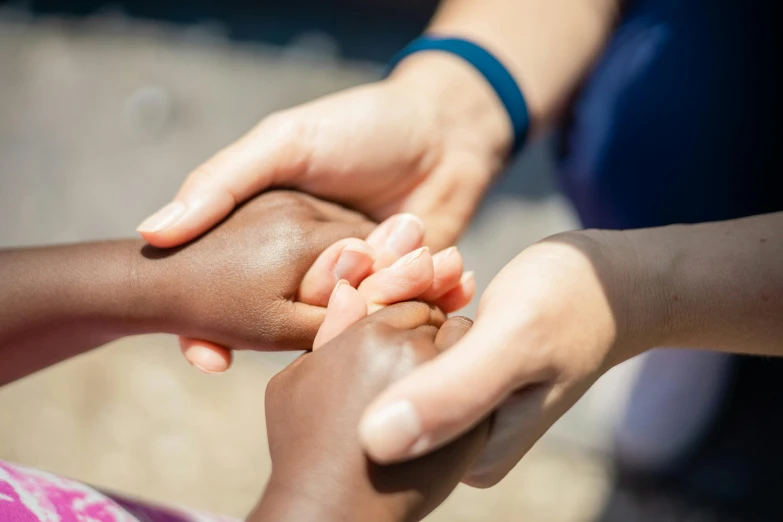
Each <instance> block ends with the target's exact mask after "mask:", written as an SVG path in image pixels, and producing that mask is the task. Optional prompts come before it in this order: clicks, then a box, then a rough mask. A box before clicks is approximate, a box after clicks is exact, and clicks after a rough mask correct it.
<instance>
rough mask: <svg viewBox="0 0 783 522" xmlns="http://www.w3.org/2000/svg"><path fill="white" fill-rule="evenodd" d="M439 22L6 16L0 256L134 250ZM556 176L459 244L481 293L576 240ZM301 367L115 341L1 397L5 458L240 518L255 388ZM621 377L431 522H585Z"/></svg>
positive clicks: (355, 12)
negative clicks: (288, 116) (264, 139)
mask: <svg viewBox="0 0 783 522" xmlns="http://www.w3.org/2000/svg"><path fill="white" fill-rule="evenodd" d="M248 4H252V5H248ZM434 4H435V2H434V1H432V0H421V1H416V0H407V1H403V0H396V1H392V0H374V1H369V0H354V1H349V0H343V1H339V2H338V1H330V2H319V1H315V0H313V1H306V0H287V1H286V2H279V1H258V2H254V3H250V2H241V1H238V0H223V1H221V2H213V1H208V0H196V1H192V2H170V1H154V2H153V1H147V0H137V1H127V2H111V3H109V2H101V1H97V0H81V1H70V2H57V1H54V0H42V1H28V2H2V1H0V247H10V246H20V245H30V244H48V243H58V242H73V241H84V240H92V239H101V238H113V237H127V236H132V235H134V228H135V226H136V225H137V224H138V222H139V221H140V220H141V219H142V218H144V217H145V216H147V215H148V214H149V213H151V212H152V211H154V210H156V209H157V208H158V207H159V206H160V205H162V204H163V203H165V202H167V201H168V200H169V199H170V197H171V196H172V195H173V194H174V192H175V191H176V189H177V188H178V186H179V184H180V182H181V181H182V180H183V178H184V176H185V175H186V174H187V173H188V172H189V171H190V170H191V169H192V168H193V167H195V166H196V165H198V164H199V163H200V162H201V161H202V160H204V159H206V158H207V157H208V156H209V155H211V154H212V153H213V152H215V151H216V150H218V149H219V148H220V147H222V146H224V145H226V144H228V143H229V142H231V141H233V140H234V139H235V138H237V137H238V136H240V135H241V134H243V133H244V132H245V131H246V130H248V129H249V128H250V127H251V126H252V125H254V124H255V123H256V122H258V121H259V120H260V119H261V118H262V117H264V116H265V115H267V114H269V113H270V112H272V111H275V110H278V109H281V108H285V107H289V106H292V105H296V104H299V103H301V102H304V101H307V100H310V99H312V98H315V97H318V96H321V95H323V94H326V93H329V92H333V91H336V90H340V89H343V88H345V87H349V86H352V85H355V84H359V83H363V82H367V81H372V80H374V79H376V78H378V77H379V76H380V74H381V72H382V70H383V63H384V62H385V61H386V60H388V58H389V57H390V56H391V55H392V54H393V53H394V52H395V51H396V50H398V49H399V48H401V47H402V46H403V45H404V44H405V43H406V42H407V41H408V40H410V39H412V38H413V37H414V36H415V35H416V34H417V33H418V32H419V31H420V30H421V28H422V27H423V26H424V24H425V23H426V21H427V20H428V17H429V16H430V14H431V11H432V9H433V7H434ZM551 170H552V168H551V159H550V156H549V149H548V144H547V141H546V140H542V141H541V142H539V143H537V144H535V145H533V146H531V147H530V148H528V149H527V151H526V153H525V155H524V156H523V157H521V158H520V159H519V161H517V162H516V163H515V164H514V165H512V166H511V168H510V171H509V172H508V175H507V176H506V177H505V178H504V179H503V180H502V181H501V182H500V183H499V184H498V185H497V186H496V187H495V188H494V190H493V191H492V193H491V195H490V197H489V198H488V199H487V201H486V203H485V205H484V207H483V209H482V211H481V213H480V215H479V217H478V219H476V221H475V223H474V226H473V228H472V229H471V230H470V232H469V233H468V234H467V236H466V237H465V239H464V241H463V242H462V245H461V246H462V251H463V253H464V255H465V258H466V263H467V265H468V266H469V267H470V268H472V269H475V270H476V274H477V281H478V284H479V291H481V290H482V289H483V288H484V287H485V286H486V284H487V283H488V282H489V280H490V279H491V277H492V276H493V275H494V274H495V273H496V272H497V271H498V270H499V269H500V268H501V267H502V266H503V265H504V264H505V263H506V262H507V261H508V260H509V259H510V258H511V257H513V256H514V255H515V254H516V253H518V252H519V251H520V250H521V249H523V248H524V247H525V246H527V245H528V244H530V243H532V242H534V241H536V240H538V239H540V238H542V237H544V236H547V235H549V234H552V233H555V232H558V231H561V230H564V229H568V228H573V227H575V226H576V220H575V218H574V215H573V213H572V211H571V209H570V208H569V207H568V206H567V204H566V203H565V201H564V199H563V198H562V197H560V196H559V195H558V193H557V191H556V190H555V187H554V185H553V182H552V179H551V176H550V173H551ZM474 307H475V303H474V304H473V307H471V308H470V309H468V314H467V315H473V313H474ZM292 357H293V355H279V354H275V355H270V354H248V353H244V354H241V355H240V356H239V357H238V360H237V362H236V365H235V368H234V369H233V370H232V371H231V372H230V373H229V374H227V375H225V376H222V377H210V376H205V375H202V374H200V373H198V372H196V371H195V370H193V369H192V368H190V367H189V366H188V365H187V364H186V363H185V362H184V360H183V359H182V358H181V356H180V354H179V350H178V347H177V345H176V341H175V339H173V338H171V337H164V336H148V337H147V336H145V337H138V338H132V339H126V340H123V341H121V342H118V343H115V344H112V345H109V346H106V347H104V348H102V349H100V350H96V351H93V352H92V353H89V354H87V355H85V356H82V357H79V358H77V359H74V360H71V361H69V362H67V363H65V364H62V365H59V366H57V367H54V368H51V369H49V370H46V371H44V372H41V373H40V374H37V375H35V376H32V377H30V378H27V379H25V380H23V381H21V382H17V383H15V384H13V385H10V386H7V387H5V388H3V389H2V390H0V459H6V460H9V461H13V462H18V463H22V464H26V465H29V466H33V467H38V468H42V469H46V470H50V471H53V472H55V473H58V474H62V475H67V476H71V477H75V478H78V479H80V480H83V481H85V482H88V483H91V484H94V485H96V486H100V487H103V488H106V489H109V490H116V491H121V492H124V493H126V494H129V495H134V496H138V497H141V498H144V499H149V500H153V501H157V502H163V503H169V504H181V505H186V506H190V507H193V508H197V509H201V510H205V511H210V512H216V513H221V514H227V515H234V516H237V517H241V516H243V515H244V514H246V513H247V511H248V510H249V509H250V508H251V506H252V505H253V503H254V502H255V501H256V499H257V498H258V496H259V493H260V492H261V490H262V488H263V485H264V483H265V481H266V479H267V476H268V472H269V461H268V453H267V446H266V439H265V425H264V414H263V395H264V388H265V386H266V383H267V381H268V379H269V378H270V377H271V376H272V375H273V374H274V373H275V372H277V371H278V370H279V369H281V368H282V367H283V366H284V365H285V364H286V363H287V362H288V361H290V360H291V358H292ZM634 371H635V369H634V366H633V365H627V366H625V367H621V368H618V369H616V370H614V371H613V373H611V374H610V375H608V376H607V377H606V378H604V379H603V380H602V381H601V382H600V383H599V385H598V386H596V387H595V388H594V389H593V390H592V391H591V392H590V394H589V395H588V396H587V397H586V398H585V399H584V400H583V401H582V402H581V403H580V404H579V405H577V407H575V408H574V409H573V410H572V411H571V412H570V413H569V414H568V415H567V416H566V418H564V419H563V420H562V421H561V422H560V423H559V424H558V425H557V426H556V427H555V428H554V429H553V430H552V431H551V433H550V434H548V435H547V437H545V439H544V440H543V441H542V442H541V443H540V444H539V445H538V446H537V447H536V448H535V450H534V451H533V452H532V453H531V454H530V455H529V456H528V457H526V458H525V459H524V460H523V462H522V464H521V465H520V466H518V468H517V469H516V470H515V471H514V472H513V473H512V475H511V476H509V477H508V478H507V479H506V480H505V481H503V482H502V483H501V484H500V485H499V486H497V487H495V488H493V489H491V490H487V491H477V490H472V489H470V488H466V487H460V489H459V490H458V491H457V492H456V493H455V494H454V495H453V496H452V497H451V498H450V499H449V500H448V501H447V502H446V504H444V505H443V506H442V507H441V508H440V509H439V510H438V511H437V512H436V513H434V514H433V515H432V516H431V517H430V518H429V519H428V520H429V521H431V522H437V521H441V522H445V521H450V522H461V521H465V522H469V521H476V522H478V521H493V522H506V521H509V522H510V521H518V520H531V521H552V522H580V521H585V522H587V521H590V520H593V519H594V518H595V516H596V514H597V513H598V512H599V511H600V510H601V508H602V505H603V504H604V502H605V501H606V499H607V498H608V496H609V494H610V491H611V484H612V472H611V466H610V464H609V460H608V459H607V458H606V457H605V454H606V450H607V448H608V447H609V443H608V442H609V437H610V432H609V426H610V425H611V423H612V419H613V418H614V417H613V416H614V415H616V414H617V412H618V411H619V409H620V408H621V407H622V404H620V403H619V400H620V399H619V397H622V396H624V395H625V394H624V393H622V389H623V387H624V386H628V383H629V380H630V379H631V378H632V376H633V374H634ZM626 520H632V518H627V519H626ZM658 520H664V518H660V519H658Z"/></svg>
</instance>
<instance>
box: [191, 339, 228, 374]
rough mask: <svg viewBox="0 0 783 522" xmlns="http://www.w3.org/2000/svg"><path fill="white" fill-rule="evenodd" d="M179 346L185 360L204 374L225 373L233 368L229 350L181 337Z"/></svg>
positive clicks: (206, 342) (207, 342)
mask: <svg viewBox="0 0 783 522" xmlns="http://www.w3.org/2000/svg"><path fill="white" fill-rule="evenodd" d="M179 346H180V349H181V350H182V355H184V356H185V359H187V361H188V362H189V363H190V364H192V365H193V366H195V367H196V368H198V369H199V370H201V371H202V372H204V373H223V372H225V371H226V370H228V369H229V368H230V367H231V362H232V353H231V350H229V349H228V348H224V347H223V346H219V345H217V344H215V343H211V342H209V341H201V340H198V339H191V338H189V337H180V338H179Z"/></svg>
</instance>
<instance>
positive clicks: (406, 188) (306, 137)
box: [138, 53, 511, 251]
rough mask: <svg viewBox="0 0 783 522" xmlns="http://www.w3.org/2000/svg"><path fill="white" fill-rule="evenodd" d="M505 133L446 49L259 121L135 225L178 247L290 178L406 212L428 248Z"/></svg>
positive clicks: (458, 212)
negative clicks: (421, 226)
mask: <svg viewBox="0 0 783 522" xmlns="http://www.w3.org/2000/svg"><path fill="white" fill-rule="evenodd" d="M510 142H511V125H510V123H509V122H508V118H507V116H506V114H505V112H504V111H503V108H502V105H501V104H500V102H499V100H498V99H497V97H496V96H495V94H494V92H493V91H492V89H491V88H490V87H489V85H488V84H486V82H485V81H484V80H483V78H481V77H480V76H479V74H478V73H477V72H475V71H474V70H473V69H472V68H471V66H469V65H467V64H466V63H463V62H462V61H461V60H460V59H458V58H455V57H452V56H448V55H446V54H445V53H425V54H424V55H422V56H414V57H411V58H409V59H408V60H406V61H405V62H404V63H403V64H402V65H401V66H400V67H399V68H398V70H397V71H396V72H395V74H394V75H393V76H392V77H390V78H389V79H386V80H383V81H381V82H378V83H375V84H370V85H365V86H361V87H357V88H353V89H349V90H346V91H344V92H340V93H337V94H334V95H331V96H327V97H325V98H322V99H319V100H316V101H314V102H311V103H307V104H305V105H302V106H299V107H295V108H293V109H289V110H285V111H282V112H279V113H276V114H273V115H271V116H268V117H267V118H265V119H264V120H262V121H261V122H260V123H259V124H258V125H257V126H256V127H255V128H254V129H253V130H251V131H250V132H249V133H248V134H246V135H245V136H244V137H242V138H241V139H239V140H238V141H237V142H235V143H233V144H231V145H229V146H228V147H226V148H225V149H223V150H221V151H220V152H218V153H217V154H216V155H214V156H213V157H212V158H210V159H209V160H208V161H207V162H206V163H204V164H202V165H201V166H199V167H198V168H197V169H196V170H195V171H193V172H192V173H191V174H190V176H189V177H188V178H187V180H186V181H185V183H184V184H183V186H182V188H181V189H180V191H179V193H178V194H177V195H176V197H175V199H174V201H173V202H171V203H169V204H168V205H167V206H165V207H164V208H163V209H162V210H160V211H159V212H158V213H156V214H155V215H153V216H151V217H150V218H148V219H147V220H146V221H145V222H144V223H142V224H141V225H140V226H139V229H138V230H139V231H140V232H141V234H142V235H143V236H144V238H145V239H146V240H147V241H148V242H149V243H150V244H152V245H155V246H157V247H161V248H168V247H172V246H177V245H181V244H183V243H186V242H187V241H190V240H192V239H194V238H196V237H198V236H199V235H201V234H203V233H204V232H206V231H207V230H209V229H210V228H211V227H213V226H214V225H216V224H217V223H219V222H220V221H221V220H222V219H223V218H224V217H225V216H227V215H228V214H229V213H230V212H231V211H232V210H233V209H234V207H235V206H236V205H238V204H240V203H241V202H243V201H245V200H247V199H248V198H250V197H252V196H253V195H255V194H257V193H259V192H261V191H263V190H265V189H267V188H268V187H273V186H278V187H279V186H284V187H292V188H296V189H298V190H301V191H303V192H307V193H310V194H313V195H317V196H319V197H322V198H324V199H328V200H331V201H335V202H339V203H342V204H345V205H347V206H349V207H351V208H355V209H357V210H359V211H361V212H363V213H364V214H366V215H368V216H369V217H370V218H372V219H374V220H376V221H381V220H382V219H385V218H387V217H389V216H391V215H393V214H396V213H400V212H409V213H412V214H415V215H417V216H419V217H421V218H422V219H423V220H424V222H425V224H426V227H427V239H426V243H427V244H428V245H430V246H432V247H433V248H434V249H435V250H436V251H437V250H440V249H441V248H443V247H446V246H449V245H452V244H454V242H455V239H456V238H457V236H458V235H459V234H460V232H462V230H463V229H464V228H465V226H466V224H467V222H468V220H469V218H470V216H471V215H472V214H473V212H474V210H475V208H476V205H477V203H478V201H479V200H480V198H481V197H482V195H483V194H484V192H485V190H486V188H487V186H488V184H489V183H490V181H491V179H492V176H493V175H494V174H495V173H496V172H497V171H498V170H499V169H500V167H501V166H502V164H503V162H504V160H505V157H506V155H507V152H508V149H509V147H510Z"/></svg>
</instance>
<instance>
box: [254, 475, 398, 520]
mask: <svg viewBox="0 0 783 522" xmlns="http://www.w3.org/2000/svg"><path fill="white" fill-rule="evenodd" d="M330 478H331V479H332V480H333V479H334V477H328V476H327V477H323V476H321V477H313V481H312V482H311V484H315V487H316V489H317V490H320V491H316V492H311V493H308V484H307V482H308V481H303V482H302V483H300V484H298V485H292V486H285V485H283V484H282V483H281V482H279V481H277V480H276V479H275V477H274V476H273V477H272V478H271V479H270V481H269V483H268V484H267V487H266V490H265V491H264V495H263V496H262V497H261V501H260V502H259V504H258V506H256V508H255V509H254V510H253V512H252V513H251V514H250V515H249V516H248V517H247V522H299V521H301V520H318V521H319V522H364V521H366V520H373V521H374V522H409V520H410V519H409V518H407V517H406V506H407V504H406V502H405V501H404V500H401V501H400V502H399V506H397V507H399V509H397V510H392V509H390V504H389V503H388V502H367V501H364V502H362V501H361V499H360V498H358V496H354V497H352V498H345V496H344V495H343V494H341V493H342V492H341V491H340V486H339V485H335V484H333V485H332V486H330V485H329V480H330ZM330 489H331V490H332V492H331V493H329V492H328V490H330Z"/></svg>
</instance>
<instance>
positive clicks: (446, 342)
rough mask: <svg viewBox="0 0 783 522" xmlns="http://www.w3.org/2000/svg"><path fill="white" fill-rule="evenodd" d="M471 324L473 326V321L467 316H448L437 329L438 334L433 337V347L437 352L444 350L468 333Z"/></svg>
mask: <svg viewBox="0 0 783 522" xmlns="http://www.w3.org/2000/svg"><path fill="white" fill-rule="evenodd" d="M471 326H473V321H471V320H470V319H468V318H467V317H451V318H449V320H448V321H446V322H445V323H444V324H443V326H441V327H440V330H438V335H437V336H436V337H435V347H436V348H437V349H438V351H439V352H445V351H446V350H448V349H449V348H451V347H452V346H454V345H455V344H457V341H459V340H460V339H462V337H463V336H464V335H465V334H466V333H468V330H470V327H471Z"/></svg>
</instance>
